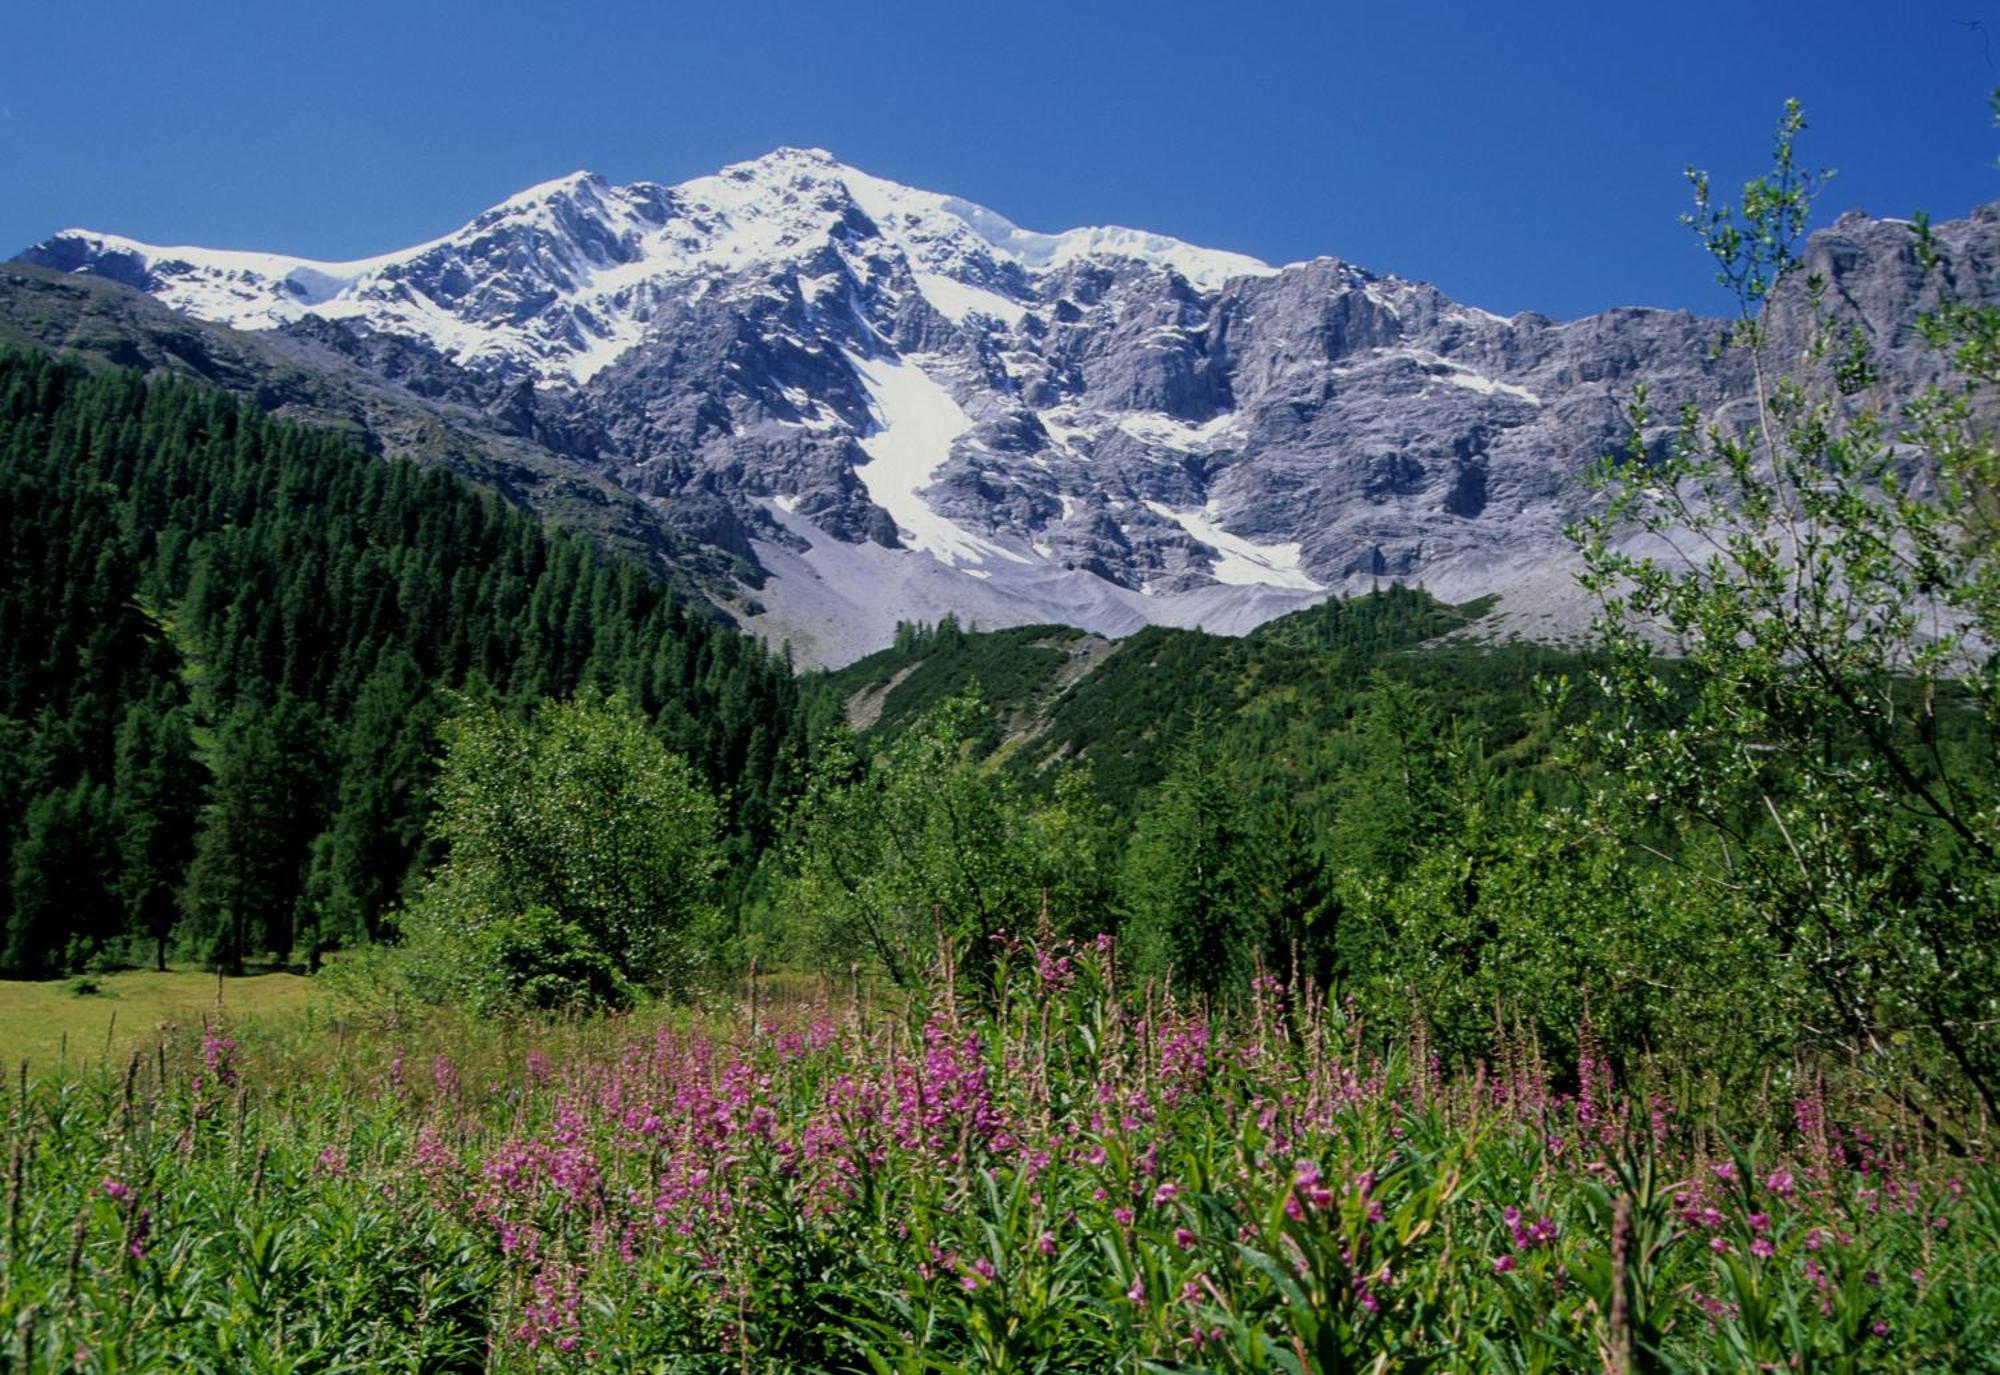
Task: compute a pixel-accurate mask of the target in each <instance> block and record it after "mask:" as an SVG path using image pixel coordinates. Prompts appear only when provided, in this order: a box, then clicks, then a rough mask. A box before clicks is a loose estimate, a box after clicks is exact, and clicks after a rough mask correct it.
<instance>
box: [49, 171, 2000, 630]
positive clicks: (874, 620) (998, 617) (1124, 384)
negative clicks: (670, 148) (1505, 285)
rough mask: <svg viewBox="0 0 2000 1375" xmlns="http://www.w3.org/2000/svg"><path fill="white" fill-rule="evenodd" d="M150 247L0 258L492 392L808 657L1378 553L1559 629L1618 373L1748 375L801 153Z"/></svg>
mask: <svg viewBox="0 0 2000 1375" xmlns="http://www.w3.org/2000/svg"><path fill="white" fill-rule="evenodd" d="M1996 226H2000V212H1996V211H1995V210H1994V208H1993V207H1988V208H1987V209H1986V210H1984V211H1982V212H1980V213H1979V214H1978V215H1977V216H1975V217H1974V218H1972V219H1968V220H1961V221H1953V222H1951V223H1949V224H1945V225H1941V226H1939V228H1938V238H1939V242H1940V244H1941V246H1942V247H1943V250H1944V253H1945V257H1946V263H1947V268H1946V270H1947V273H1948V274H1949V275H1950V277H1951V279H1952V280H1953V281H1954V282H1955V283H1956V286H1957V289H1958V290H1960V291H1961V293H1962V294H1967V295H1969V296H1970V297H1971V298H1972V299H1975V300H1982V301H1990V300H2000V227H1996ZM1910 240H1911V235H1910V233H1909V231H1908V229H1907V228H1906V227H1903V226H1899V225H1896V224H1894V223H1892V222H1888V221H1879V220H1868V219H1866V218H1865V217H1863V218H1856V217H1853V216H1849V217H1843V219H1842V220H1841V221H1839V222H1838V223H1836V224H1835V225H1834V226H1832V227H1831V228H1829V229H1827V230H1824V231H1821V232H1820V233H1819V234H1818V235H1816V236H1815V237H1814V239H1813V240H1812V244H1811V246H1809V248H1808V254H1809V258H1810V259H1811V261H1812V263H1813V265H1814V268H1815V270H1818V271H1821V272H1823V273H1824V274H1825V275H1826V276H1827V277H1828V279H1829V280H1830V282H1831V283H1832V285H1833V291H1832V292H1831V296H1832V298H1833V299H1834V300H1835V301H1836V304H1837V305H1838V306H1839V307H1840V308H1841V309H1843V310H1847V311H1848V312H1849V313H1850V315H1851V316H1852V317H1853V318H1854V319H1855V320H1857V321H1858V322H1860V323H1861V325H1862V326H1863V327H1864V329H1865V330H1866V331H1867V332H1868V333H1869V334H1870V336H1871V339H1872V340H1873V341H1874V342H1875V343H1876V344H1877V346H1878V348H1880V349H1881V350H1882V352H1883V354H1884V361H1885V364H1886V366H1885V376H1886V377H1888V378H1889V379H1890V383H1889V386H1888V390H1887V391H1886V392H1885V400H1887V401H1890V402H1893V401H1895V400H1896V399H1897V398H1899V397H1902V396H1905V395H1907V394H1908V393H1909V391H1910V389H1911V388H1913V387H1914V386H1916V385H1918V384H1920V383H1921V382H1922V381H1923V380H1925V379H1926V378H1927V377H1928V376H1930V375H1933V372H1934V369H1931V368H1930V365H1929V364H1928V363H1927V362H1926V360H1925V359H1924V357H1923V356H1922V349H1921V346H1920V344H1919V343H1918V341H1916V340H1915V338H1914V331H1913V328H1912V326H1913V323H1914V318H1915V314H1916V312H1917V311H1919V310H1921V309H1922V308H1924V306H1925V304H1926V302H1928V301H1932V300H1934V299H1935V286H1934V283H1931V282H1929V281H1928V280H1927V279H1926V278H1925V276H1924V274H1923V272H1922V271H1921V269H1920V268H1919V267H1918V266H1917V264H1916V263H1915V260H1914V256H1913V254H1912V252H1911V243H1910ZM168 252H170V251H168V250H154V249H152V248H150V247H148V246H143V245H139V246H136V247H135V246H133V241H129V240H115V239H114V238H113V237H112V236H104V235H85V236H74V235H72V236H69V237H65V236H62V235H58V236H56V237H55V238H52V239H50V240H47V241H44V243H43V244H41V245H38V246H36V247H35V248H33V249H31V250H29V251H28V252H27V253H26V254H24V255H23V256H24V258H25V259H27V260H28V261H30V262H39V263H41V264H43V265H44V266H46V267H49V268H51V269H54V270H57V271H62V272H68V273H79V272H80V273H85V274H91V275H97V276H103V277H109V278H112V279H113V280H119V281H123V282H124V283H125V284H126V285H128V286H131V287H133V288H134V289H137V290H143V291H146V292H148V293H149V294H152V295H153V296H155V297H157V298H158V299H159V300H161V301H162V302H164V303H166V304H168V305H169V306H172V307H174V308H176V309H179V310H182V311H184V312H185V313H188V314H191V315H194V316H197V317H204V318H209V319H219V320H221V321H222V322H224V323H231V324H235V325H239V326H240V325H250V326H256V327H257V330H258V332H260V333H264V334H267V335H273V336H278V337H282V338H286V339H291V340H309V341H311V342H312V344H313V345H314V347H315V348H317V349H319V350H321V351H324V352H330V353H332V354H335V355H338V356H339V357H340V358H342V359H344V360H345V361H346V362H347V363H349V364H351V365H352V366H353V367H354V368H356V369H358V370H360V371H361V372H363V373H366V374H368V375H370V376H373V377H376V378H379V379H381V380H382V381H383V382H384V383H386V384H387V385H389V386H391V387H393V388H394V389H396V390H397V391H398V392H400V393H403V394H406V395H408V396H410V397H413V398H415V399H416V400H417V402H418V403H420V404H422V405H427V406H433V407H437V406H451V407H457V408H459V409H460V410H463V411H466V412H469V413H474V414H477V415H480V416H482V417H484V418H485V423H487V424H488V425H489V426H490V427H493V428H497V429H499V430H501V431H503V432H504V433H506V434H507V435H509V436H510V437H512V438H514V439H516V440H518V441H521V442H524V443H527V444H529V445H531V446H532V447H534V448H535V449H537V450H539V451H542V452H545V453H546V454H548V455H549V456H550V457H551V461H553V462H555V463H557V464H559V465H563V466H567V467H568V468H571V469H573V470H576V471H579V472H581V473H584V474H587V475H589V476H590V477H591V478H592V479H595V480H604V481H608V482H610V483H612V484H614V485H615V486H616V487H618V488H620V489H622V490H623V491H625V492H628V493H631V494H632V495H633V496H635V497H636V498H638V499H639V500H640V501H641V502H642V503H644V504H645V505H646V507H647V508H648V509H649V510H650V511H651V512H652V513H653V514H654V516H655V517H656V518H657V519H658V521H659V522H660V523H661V524H662V525H663V526H664V527H666V528H668V529H671V530H673V531H675V532H676V533H677V534H678V535H681V536H684V537H685V538H687V539H689V540H692V541H694V542H695V543H697V544H699V545H701V546H704V547H708V548H712V549H714V550H717V551H719V552H720V553H721V554H723V555H726V556H727V558H728V559H729V560H731V561H733V564H734V566H736V567H737V569H738V573H739V579H738V581H737V582H736V583H735V584H734V585H723V584H711V588H710V595H711V596H712V597H713V598H714V599H715V600H716V602H717V604H718V606H720V607H721V608H722V609H723V610H724V611H725V612H726V613H727V614H729V615H731V616H732V617H734V618H735V619H737V620H739V621H740V622H741V623H743V624H745V625H746V626H748V627H750V628H752V629H755V630H757V631H759V632H760V633H762V634H764V635H765V636H766V637H767V638H769V639H772V640H774V641H775V640H779V639H784V640H789V641H790V642H792V643H793V645H794V646H795V648H796V649H797V651H798V652H799V655H800V657H801V659H802V660H803V661H805V662H808V663H819V664H837V663H842V662H846V661H849V660H851V659H853V658H856V657H859V656H860V655H861V654H864V653H866V652H868V651H870V650H873V649H875V648H878V647H880V646H881V645H883V644H886V643H888V642H889V640H890V638H891V637H892V635H893V633H894V627H895V625H896V624H897V623H898V622H901V621H906V620H907V621H917V620H936V619H937V618H938V617H939V616H941V615H943V614H945V613H947V612H950V613H954V614H957V615H959V616H960V617H961V618H964V619H967V620H972V621H976V622H977V623H979V624H981V625H985V626H1001V625H1007V624H1023V623H1031V622H1041V621H1059V622H1063V623H1068V624H1073V625H1076V626H1078V627H1080V628H1083V629H1087V630H1092V631H1097V632H1100V633H1107V634H1114V635H1116V634H1126V633H1130V632H1131V631H1133V630H1136V629H1137V628H1139V627H1140V626H1143V625H1146V624H1165V625H1185V626H1194V625H1202V626H1205V627H1207V628H1209V629H1212V630H1220V631H1228V632H1234V631H1242V630H1247V629H1249V628H1250V627H1252V626H1254V625H1256V624H1259V623H1261V622H1262V621H1265V620H1268V619H1271V618H1272V617H1274V616H1277V615H1282V614H1284V613H1285V612H1287V611H1291V610H1295V609H1297V608H1298V607H1300V606H1303V605H1308V604H1311V603H1312V602H1314V601H1317V600H1320V599H1323V598H1324V597H1327V596H1330V595H1337V594H1343V593H1353V592H1359V591H1364V590H1366V589H1367V588H1368V587H1369V586H1372V585H1374V584H1375V583H1377V582H1379V581H1384V580H1402V581H1406V582H1411V583H1421V584H1423V585H1424V586H1426V587H1428V588H1430V589H1431V590H1432V591H1434V592H1435V593H1436V594H1437V595H1439V596H1441V597H1443V598H1445V599H1447V600H1467V599H1471V598H1474V597H1482V596H1486V595H1489V594H1495V593H1497V594H1499V595H1500V596H1501V597H1502V598H1503V601H1502V603H1501V610H1500V612H1499V613H1497V616H1498V625H1497V626H1496V629H1495V633H1500V634H1527V635H1532V636H1539V637H1543V638H1561V637H1563V636H1564V635H1566V634H1572V633H1574V632H1575V631H1577V630H1578V629H1580V628H1581V625H1582V622H1583V620H1584V618H1585V614H1586V613H1585V603H1584V601H1583V599H1582V598H1581V596H1580V594H1579V593H1578V591H1577V590H1576V589H1575V587H1574V585H1573V580H1572V578H1571V576H1570V571H1569V568H1568V565H1567V564H1566V562H1565V560H1566V558H1567V544H1566V542H1565V540H1564V538H1563V536H1562V531H1563V529H1564V527H1565V526H1566V525H1568V524H1569V523H1570V522H1571V521H1573V520H1574V519H1575V518H1576V517H1577V516H1578V515H1579V514H1581V513H1582V512H1584V511H1585V510H1587V509H1588V508H1589V504H1590V502H1591V500H1592V499H1593V498H1592V496H1591V494H1590V493H1589V492H1588V490H1587V489H1586V488H1585V487H1584V485H1583V484H1581V483H1579V482H1578V481H1577V477H1578V475H1579V474H1580V473H1581V472H1582V471H1584V470H1585V469H1587V468H1588V467H1590V466H1593V465H1594V464H1595V463H1596V462H1597V461H1598V460H1599V459H1600V458H1602V457H1603V456H1604V455H1606V454H1608V453H1611V452H1613V451H1615V450H1619V449H1621V448H1623V447H1624V446H1625V445H1626V444H1627V443H1628V441H1629V439H1630V436H1629V434H1628V433H1627V419H1626V411H1625V402H1626V400H1627V399H1628V398H1629V395H1630V393H1631V390H1632V388H1633V386H1634V385H1635V384H1639V383H1644V384H1646V385H1648V386H1649V387H1650V388H1651V389H1652V390H1653V393H1654V395H1655V396H1656V397H1658V398H1661V399H1663V400H1667V401H1669V402H1670V403H1672V404H1675V405H1678V404H1682V403H1693V404H1697V405H1700V406H1702V407H1704V408H1707V409H1710V410H1716V409H1717V408H1722V409H1724V410H1726V408H1727V407H1728V406H1729V405H1730V404H1731V403H1732V402H1734V401H1736V400H1737V399H1739V398H1740V397H1741V396H1743V395H1744V394H1745V392H1746V390H1747V388H1746V377H1745V375H1744V374H1743V370H1742V368H1741V365H1740V363H1739V362H1738V361H1736V360H1734V359H1731V358H1730V357H1728V356H1726V355H1719V354H1718V353H1717V351H1716V350H1715V348H1714V345H1715V343H1716V342H1717V340H1718V339H1719V337H1720V335H1721V333H1722V330H1723V325H1722V323H1721V322H1719V321H1715V320H1710V319H1704V318H1702V317H1698V316H1693V315H1689V314H1687V313H1685V312H1678V311H1663V310H1656V309H1649V308H1636V307H1626V308H1618V309H1614V310H1611V311H1606V312H1602V313H1600V314H1598V315H1594V316H1588V317H1584V318H1583V319H1580V320H1574V321H1555V320H1550V319H1548V318H1547V317H1544V316H1539V315H1536V314H1533V313H1532V312H1524V313H1521V314H1517V315H1515V316H1513V317H1500V316H1497V315H1494V314H1492V313H1490V312H1485V311H1481V310H1478V309H1477V308H1475V307H1470V306H1466V305H1463V304H1461V303H1459V302H1456V301H1452V300H1451V299H1450V298H1448V297H1446V296H1445V295H1444V294H1443V293H1442V292H1440V291H1438V290H1437V289H1436V288H1434V287H1431V286H1429V285H1427V284H1424V283H1421V282H1412V281H1407V280H1405V279H1402V278H1398V277H1394V276H1381V275H1377V274H1373V273H1370V272H1368V271H1366V270H1365V269H1362V268H1360V267H1358V266H1355V265H1353V264H1349V263H1346V262H1344V261H1342V260H1340V259H1338V258H1330V257H1329V258H1318V259H1312V260H1308V261H1305V262H1301V263H1294V264H1288V265H1284V266H1282V267H1273V266H1271V265H1269V264H1264V263H1261V262H1258V261H1257V260H1255V259H1252V258H1248V257H1246V256H1244V255H1237V254H1229V253H1226V252H1223V251H1220V250H1210V249H1201V248H1198V247H1195V246H1193V245H1188V244H1185V243H1183V242H1181V241H1180V240H1176V239H1171V238H1168V237H1166V236H1155V235H1147V234H1145V233H1144V232H1143V231H1137V230H1124V229H1117V228H1097V229H1080V230H1069V231H1064V232H1063V233H1061V234H1052V235H1051V234H1039V233H1036V232H1034V231H1029V230H1023V229H1021V228H1019V227H1018V226H1016V225H1014V224H1013V223H1012V222H1011V221H1009V220H1007V219H1005V218H1004V217H1003V216H1000V215H999V214H997V213H996V212H993V211H989V210H986V209H985V208H984V207H980V206H977V205H974V204H973V203H971V202H968V201H964V200H962V199H960V198H957V197H952V196H947V195H943V194H940V193H937V192H930V191H921V190H918V189H915V188H910V187H904V186H900V185H898V184H896V183H893V182H886V181H883V180H881V179H879V178H874V177H871V176H869V175H868V174H866V173H864V172H860V171H858V170H856V169H853V168H850V167H847V166H846V165H845V164H842V163H839V162H838V161H837V160H835V159H833V158H832V156H831V155H830V154H826V153H824V152H822V151H820V150H801V149H782V150H778V151H777V152H774V153H772V154H769V155H766V157H764V158H760V159H755V160H752V161H750V162H746V163H738V164H734V165H732V166H731V167H728V168H724V169H722V170H721V171H720V172H718V173H716V174H714V175H713V176H709V177H698V178H693V179H691V180H689V181H687V182H683V183H681V184H679V185H678V186H675V187H662V186H658V185H656V184H653V183H647V182H634V183H631V184H630V185H627V186H623V187H618V186H613V185H612V184H610V183H609V182H607V181H605V180H604V179H603V178H601V177H597V176H595V175H594V174H590V173H575V174H572V175H570V176H568V177H564V178H558V179H556V180H555V181H552V182H546V183H543V184H541V185H539V186H537V187H533V188H529V189H528V190H527V191H525V192H522V193H520V194H518V195H516V196H514V197H510V198H509V199H508V200H506V201H503V202H501V203H500V204H499V205H497V206H495V207H492V208H491V209H489V210H487V211H485V212H482V213H481V214H480V215H478V216H475V217H474V218H473V219H472V220H470V221H468V223H467V225H466V226H464V227H463V228H461V229H460V230H457V231H454V232H453V233H452V234H450V235H446V236H444V237H443V238H440V239H438V240H434V241H432V242H431V243H429V244H426V245H418V246H416V247H414V248H412V249H409V250H402V251H399V252H398V253H392V254H389V255H382V256H379V257H376V258H371V259H361V260H356V263H355V264H324V263H311V262H309V261H308V260H304V259H294V258H286V257H284V256H283V255H248V256H247V257H245V256H244V255H238V256H237V257H234V258H232V257H230V255H227V254H217V253H213V252H210V251H207V250H190V249H183V250H172V251H171V252H177V253H179V254H180V257H178V258H169V257H166V256H162V255H163V254H165V253H168ZM357 264H360V265H363V269H364V270H361V271H358V272H355V273H352V274H351V275H345V276H344V275H342V273H346V272H347V271H348V269H352V268H355V267H356V265H357ZM336 268H337V269H339V271H334V270H332V269H336ZM280 269H282V271H280ZM273 274H275V275H273ZM1641 438H1642V442H1644V443H1646V444H1648V445H1649V446H1652V447H1655V448H1657V447H1659V446H1661V445H1663V444H1664V443H1665V431H1664V428H1663V429H1662V430H1661V431H1660V432H1658V433H1649V434H1648V435H1646V436H1642V437H1641Z"/></svg>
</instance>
